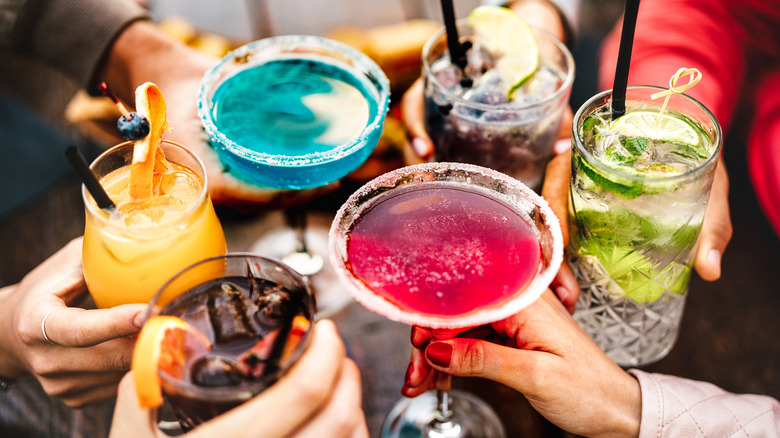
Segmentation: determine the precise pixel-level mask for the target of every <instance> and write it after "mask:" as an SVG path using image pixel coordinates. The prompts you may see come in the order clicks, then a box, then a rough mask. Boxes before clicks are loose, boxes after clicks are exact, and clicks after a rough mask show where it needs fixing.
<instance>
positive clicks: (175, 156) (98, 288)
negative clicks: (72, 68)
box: [82, 141, 227, 308]
mask: <svg viewBox="0 0 780 438" xmlns="http://www.w3.org/2000/svg"><path fill="white" fill-rule="evenodd" d="M133 147H134V142H126V143H122V144H119V145H117V146H114V147H113V148H111V149H109V150H108V151H106V152H104V153H103V154H102V155H101V156H100V157H98V158H97V159H96V160H95V161H94V163H92V165H91V166H90V167H91V169H92V171H93V172H94V173H95V175H96V176H97V177H98V179H99V180H100V183H101V185H102V186H103V188H104V189H105V190H106V192H107V193H108V196H109V197H110V198H111V199H112V200H113V202H114V204H116V210H115V211H113V212H111V213H109V212H107V211H105V210H102V209H100V208H98V206H97V205H96V204H95V201H94V200H93V199H92V196H90V194H89V193H88V192H87V191H86V190H85V189H82V195H83V197H84V204H85V206H86V215H87V218H86V227H85V230H84V253H83V263H84V277H85V279H86V282H87V288H88V289H89V292H90V294H91V295H92V298H93V299H94V301H95V304H96V305H97V306H98V307H101V308H105V307H112V306H117V305H120V304H127V303H147V302H149V301H150V300H151V299H152V297H153V296H154V294H155V293H156V292H157V291H158V290H159V289H160V287H162V285H163V284H164V283H165V282H166V281H167V280H168V279H169V278H170V277H171V276H172V275H173V274H175V273H177V272H179V271H181V270H182V269H184V268H185V267H187V266H189V265H191V264H193V263H195V262H198V261H200V260H203V259H206V258H209V257H213V256H217V255H222V254H225V253H226V252H227V248H226V245H225V236H224V234H223V232H222V226H221V225H220V223H219V220H218V219H217V215H216V213H215V212H214V207H213V206H212V204H211V198H210V197H209V195H208V189H207V187H208V186H207V177H206V172H205V169H204V167H203V163H202V162H201V161H200V159H198V157H197V156H195V155H194V154H193V153H192V152H190V151H189V150H188V149H186V148H184V147H183V146H181V145H179V144H176V143H173V142H170V141H162V142H161V143H160V148H161V149H162V152H163V153H164V154H165V157H166V161H167V163H166V167H165V170H164V171H163V172H161V173H157V172H155V175H154V179H153V185H152V187H153V192H152V196H151V198H148V199H135V198H133V197H132V196H131V195H130V189H129V187H130V168H131V162H132V160H133Z"/></svg>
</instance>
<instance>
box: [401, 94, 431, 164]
mask: <svg viewBox="0 0 780 438" xmlns="http://www.w3.org/2000/svg"><path fill="white" fill-rule="evenodd" d="M423 100H424V96H423V82H422V79H417V80H416V81H415V82H414V84H412V86H411V87H409V89H408V90H406V93H404V96H403V97H402V98H401V118H402V120H403V122H404V125H405V126H406V132H407V134H408V142H407V143H408V144H407V147H406V148H405V151H404V152H405V153H404V157H405V158H406V159H407V160H406V161H407V163H408V164H414V163H419V162H422V161H425V160H426V159H428V158H430V157H431V156H432V155H433V143H432V142H431V139H430V138H429V137H428V134H427V133H426V131H425V116H424V114H423Z"/></svg>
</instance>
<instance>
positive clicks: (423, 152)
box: [412, 137, 431, 158]
mask: <svg viewBox="0 0 780 438" xmlns="http://www.w3.org/2000/svg"><path fill="white" fill-rule="evenodd" d="M412 147H413V148H414V151H415V152H416V153H417V155H419V156H420V157H422V158H428V155H430V154H431V148H430V146H428V142H426V141H425V140H423V139H421V138H420V137H415V138H414V139H412Z"/></svg>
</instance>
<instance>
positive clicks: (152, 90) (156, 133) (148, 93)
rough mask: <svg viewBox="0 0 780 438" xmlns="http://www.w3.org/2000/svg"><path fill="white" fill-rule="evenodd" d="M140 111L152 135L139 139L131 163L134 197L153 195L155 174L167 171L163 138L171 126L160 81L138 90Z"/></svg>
mask: <svg viewBox="0 0 780 438" xmlns="http://www.w3.org/2000/svg"><path fill="white" fill-rule="evenodd" d="M135 98H136V105H135V106H136V111H137V112H138V113H139V114H141V115H143V116H144V117H146V118H147V119H148V120H149V128H150V132H149V135H147V136H146V137H144V138H142V139H141V140H138V141H136V142H135V146H134V148H133V163H132V165H131V167H130V195H131V196H132V197H133V198H134V199H151V198H152V197H153V193H152V191H153V186H154V175H155V174H160V173H162V172H164V171H165V167H166V163H167V161H166V159H165V154H163V152H162V149H160V142H161V141H162V134H163V132H164V131H165V130H166V129H168V119H167V114H166V105H165V99H164V98H163V95H162V92H161V91H160V89H159V88H157V85H155V84H153V83H151V82H147V83H145V84H142V85H140V86H139V87H138V88H137V89H136V91H135Z"/></svg>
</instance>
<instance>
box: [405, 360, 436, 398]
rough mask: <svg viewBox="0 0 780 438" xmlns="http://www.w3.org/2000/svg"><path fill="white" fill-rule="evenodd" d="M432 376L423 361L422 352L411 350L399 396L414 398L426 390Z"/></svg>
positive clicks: (428, 367)
mask: <svg viewBox="0 0 780 438" xmlns="http://www.w3.org/2000/svg"><path fill="white" fill-rule="evenodd" d="M432 374H433V373H431V367H430V365H428V362H426V361H425V354H424V352H423V350H419V349H416V348H415V349H412V354H411V358H410V360H409V366H408V367H407V368H406V374H405V375H404V386H403V388H402V389H401V394H403V395H405V396H407V397H415V396H417V395H420V394H422V393H423V392H425V391H426V390H427V389H428V384H429V383H430V381H431V378H432V376H431V375H432Z"/></svg>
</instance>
